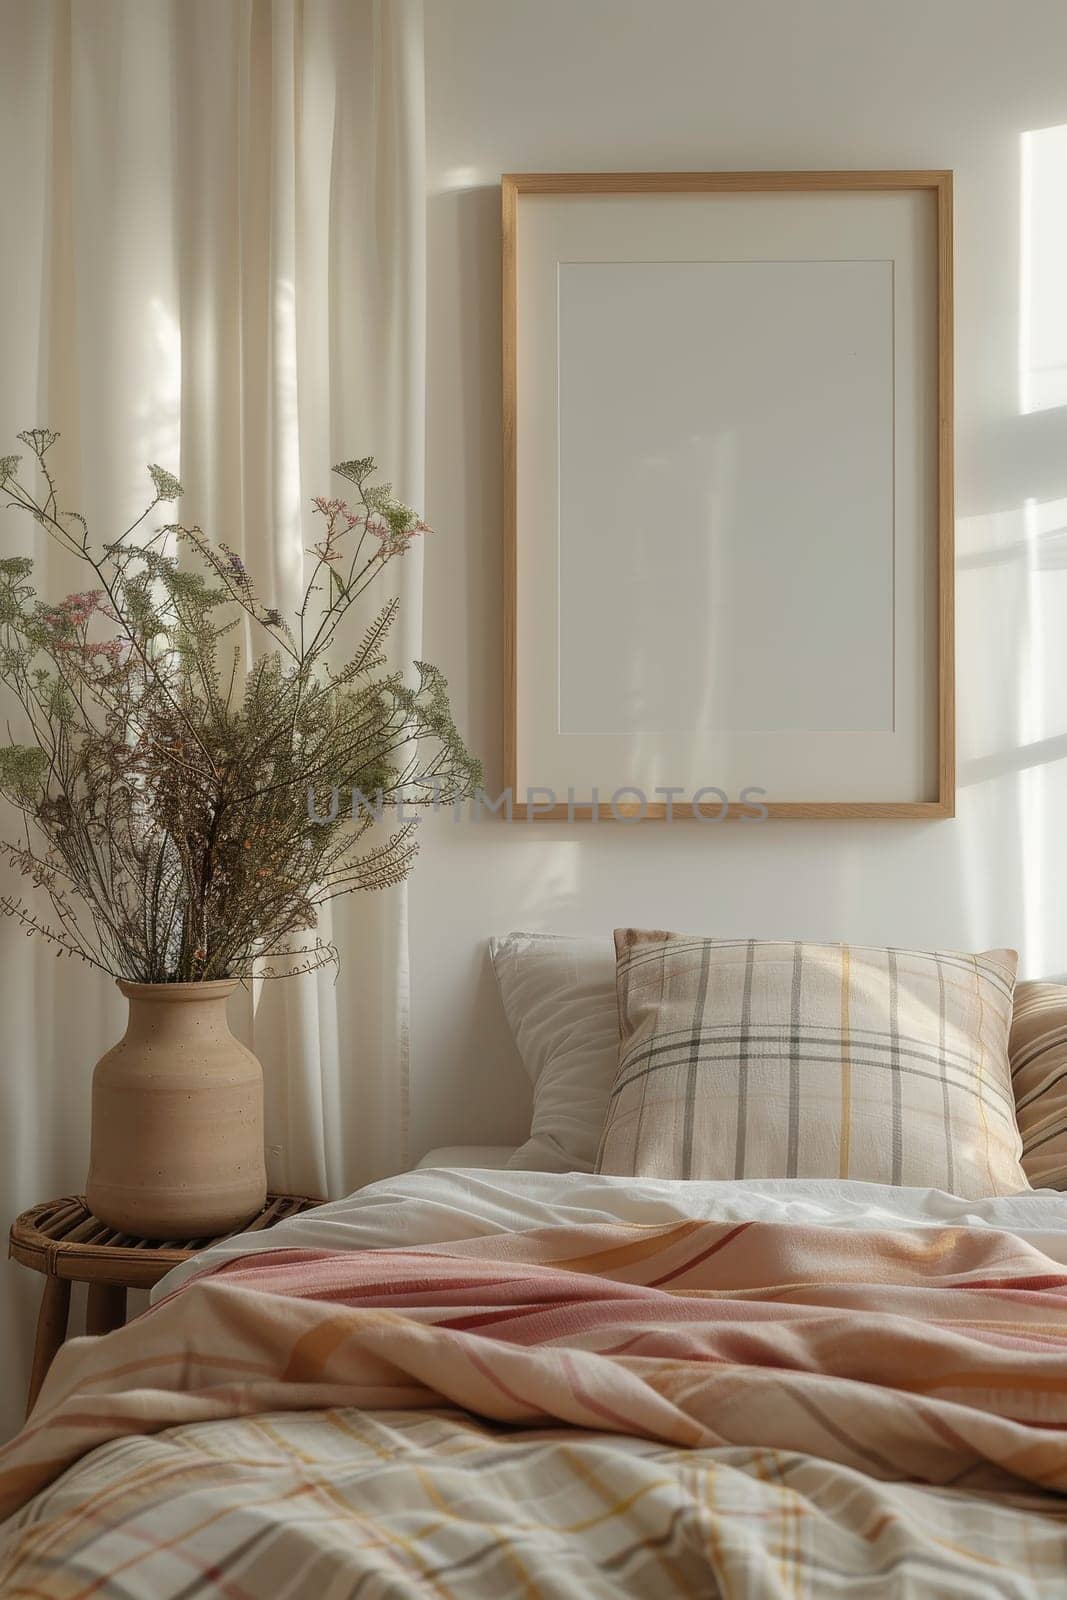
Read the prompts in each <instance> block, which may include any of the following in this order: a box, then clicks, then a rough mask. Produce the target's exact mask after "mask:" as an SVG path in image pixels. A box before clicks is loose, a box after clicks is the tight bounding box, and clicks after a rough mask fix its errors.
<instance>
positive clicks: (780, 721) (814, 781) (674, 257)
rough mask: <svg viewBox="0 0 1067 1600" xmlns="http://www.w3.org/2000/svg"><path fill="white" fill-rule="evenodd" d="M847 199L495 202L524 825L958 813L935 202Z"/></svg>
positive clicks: (538, 189) (732, 181)
mask: <svg viewBox="0 0 1067 1600" xmlns="http://www.w3.org/2000/svg"><path fill="white" fill-rule="evenodd" d="M862 176H863V177H864V178H865V179H866V181H865V182H861V181H860V175H853V174H812V175H804V174H787V175H780V176H779V175H773V174H768V175H750V176H746V175H741V174H733V175H723V176H717V175H711V174H706V175H692V174H690V175H685V176H684V177H683V176H670V175H668V176H666V177H662V178H661V177H660V176H659V175H655V174H642V175H638V176H637V177H635V178H633V179H632V180H631V181H632V182H633V184H634V185H635V187H633V188H631V189H627V190H620V189H617V188H610V189H600V190H598V189H597V187H596V185H597V184H598V183H605V182H613V183H619V182H623V181H625V180H624V179H623V178H621V177H619V176H618V175H615V176H613V177H612V178H610V179H606V178H603V177H602V178H600V179H595V178H594V179H582V178H580V177H578V176H573V175H572V176H568V177H566V178H558V179H552V178H542V177H537V176H529V175H528V176H525V177H520V178H514V179H506V180H505V188H504V218H505V305H504V311H505V441H506V446H507V451H508V459H507V463H506V465H507V477H508V493H509V507H508V511H509V546H510V548H509V554H510V558H511V559H510V561H509V572H508V579H509V594H508V605H509V609H510V621H511V627H510V628H509V635H508V642H509V651H510V661H509V668H510V678H511V691H512V702H511V706H510V709H509V718H508V728H507V742H508V756H509V765H510V767H511V771H510V773H509V778H510V782H511V787H512V789H513V791H514V797H515V801H516V802H517V804H516V805H515V814H516V815H519V816H522V815H524V814H526V812H527V807H526V805H525V804H524V803H523V802H524V801H525V799H526V797H527V793H528V791H534V790H536V791H538V797H537V798H538V800H539V802H540V803H539V804H538V805H537V806H535V807H534V813H535V814H538V815H565V814H568V812H569V814H571V815H573V816H576V817H591V816H594V815H596V816H599V817H605V818H606V817H610V816H613V815H615V814H616V813H618V814H622V813H623V812H624V811H625V810H626V809H628V808H629V807H630V806H636V807H637V809H638V810H645V811H646V814H647V815H650V816H660V815H662V814H664V812H665V811H666V810H667V809H668V807H667V799H666V795H665V794H664V793H657V791H670V810H671V812H672V813H673V815H674V816H679V815H685V814H686V813H687V811H688V810H689V809H690V807H691V805H692V802H693V798H694V797H697V801H698V804H699V803H700V802H701V801H702V800H704V802H705V806H706V810H707V811H710V812H711V813H712V814H715V815H718V814H719V812H720V810H721V801H720V800H719V798H718V796H715V797H714V798H713V799H712V798H710V797H709V798H707V799H706V800H705V797H703V796H701V793H700V792H701V791H708V790H719V791H721V792H722V793H724V794H725V795H726V796H728V798H729V799H730V800H731V801H733V802H738V801H739V800H740V798H741V794H742V791H744V790H755V789H758V790H760V791H763V796H764V798H765V801H766V803H768V805H769V807H770V810H771V813H772V815H773V814H778V815H849V814H856V815H890V816H923V815H926V816H929V815H946V814H949V813H950V812H951V808H952V792H951V791H952V768H951V653H950V652H951V609H950V596H951V564H950V556H951V494H950V487H949V485H950V476H951V462H950V438H949V434H948V427H949V420H950V393H951V391H950V376H951V365H950V362H951V349H950V343H949V329H950V306H949V304H948V297H949V282H950V280H949V276H948V273H949V261H948V244H949V238H950V235H949V232H948V206H949V195H948V189H947V180H946V178H945V175H943V174H930V175H925V174H868V175H862ZM687 179H688V181H689V182H690V183H692V184H694V185H696V186H695V187H691V188H689V189H680V188H678V187H676V186H677V185H679V184H680V183H682V182H684V181H686V180H687ZM554 184H555V185H560V186H562V188H561V187H553V185H554ZM583 185H584V187H583ZM720 185H728V187H725V186H724V187H720ZM946 552H947V554H946ZM623 791H625V793H623ZM613 795H615V796H618V799H617V801H616V805H615V807H614V808H613V807H612V804H611V797H612V796H613ZM551 796H554V797H555V804H554V805H552V804H551V801H550V797H551ZM740 809H745V808H740Z"/></svg>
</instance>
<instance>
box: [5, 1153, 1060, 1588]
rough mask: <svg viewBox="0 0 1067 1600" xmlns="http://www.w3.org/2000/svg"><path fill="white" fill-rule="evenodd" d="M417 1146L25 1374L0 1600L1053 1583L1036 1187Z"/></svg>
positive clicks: (1054, 1248) (1056, 1276)
mask: <svg viewBox="0 0 1067 1600" xmlns="http://www.w3.org/2000/svg"><path fill="white" fill-rule="evenodd" d="M462 1154H463V1155H464V1159H466V1160H469V1159H470V1158H471V1156H472V1155H473V1156H474V1157H475V1158H477V1157H478V1153H477V1152H469V1151H468V1152H466V1153H462ZM433 1159H434V1160H435V1162H438V1163H439V1164H435V1165H431V1166H424V1167H422V1168H420V1169H419V1170H416V1171H414V1172H411V1173H407V1174H403V1175H401V1176H399V1177H396V1178H392V1179H389V1180H387V1181H384V1182H381V1183H377V1184H374V1185H371V1186H370V1187H369V1188H367V1189H364V1190H362V1191H360V1192H359V1193H358V1194H356V1195H354V1196H351V1197H350V1198H348V1199H346V1200H341V1201H336V1202H334V1203H332V1204H329V1205H325V1206H323V1207H321V1208H319V1209H317V1210H315V1211H312V1212H309V1213H306V1214H305V1215H303V1216H300V1217H297V1218H294V1219H292V1220H291V1221H289V1222H287V1223H284V1224H281V1225H279V1226H278V1227H277V1228H276V1229H274V1230H273V1232H272V1233H271V1234H270V1235H269V1236H266V1237H265V1236H263V1235H249V1236H247V1237H246V1238H245V1239H243V1240H242V1239H240V1238H238V1239H236V1240H230V1241H227V1242H226V1244H225V1245H223V1246H219V1247H214V1248H212V1249H210V1250H208V1251H206V1252H205V1253H204V1254H203V1255H202V1256H200V1257H197V1258H196V1259H195V1260H193V1261H192V1262H189V1263H187V1264H185V1265H184V1266H182V1267H181V1268H179V1269H177V1270H176V1271H175V1272H174V1273H172V1274H171V1275H170V1276H169V1277H168V1278H167V1279H165V1280H164V1281H163V1283H162V1284H161V1285H160V1286H159V1288H158V1289H157V1291H156V1293H155V1296H154V1301H153V1305H152V1307H151V1308H150V1309H149V1311H148V1312H147V1313H146V1314H145V1315H144V1316H143V1317H142V1318H140V1319H138V1320H137V1321H136V1322H135V1323H133V1324H131V1325H130V1326H129V1327H127V1328H124V1329H121V1330H119V1331H118V1332H116V1333H113V1334H110V1335H108V1336H107V1337H106V1338H103V1339H98V1340H88V1339H86V1340H76V1341H74V1342H73V1343H71V1344H68V1345H67V1346H66V1347H65V1348H64V1349H63V1350H62V1351H61V1352H60V1355H59V1356H58V1358H57V1360H56V1362H55V1364H54V1366H53V1368H52V1371H51V1372H50V1374H49V1377H48V1379H47V1381H46V1384H45V1386H44V1389H43V1390H42V1393H41V1396H40V1399H39V1401H38V1404H37V1407H36V1408H35V1411H34V1413H33V1416H32V1418H31V1419H30V1422H29V1424H28V1426H27V1428H26V1429H25V1430H24V1432H23V1433H22V1434H21V1435H20V1436H19V1437H18V1438H17V1439H16V1440H15V1441H13V1442H12V1443H11V1444H10V1445H9V1446H8V1447H7V1448H6V1449H5V1450H4V1451H3V1452H0V1515H3V1516H4V1517H6V1518H7V1521H6V1522H4V1523H3V1524H2V1525H0V1593H2V1594H3V1595H4V1596H6V1597H15V1596H24V1597H30V1596H49V1597H53V1596H54V1597H62V1600H67V1597H70V1600H73V1597H74V1596H87V1595H89V1594H106V1595H109V1596H137V1597H141V1596H144V1597H152V1600H177V1597H180V1596H181V1597H188V1596H192V1595H199V1594H219V1595H226V1596H229V1597H231V1600H246V1597H247V1600H258V1597H260V1596H262V1597H268V1596H269V1597H270V1600H280V1597H283V1596H299V1597H304V1596H309V1597H310V1596H314V1597H315V1600H319V1597H322V1600H330V1597H334V1596H356V1595H358V1596H359V1597H360V1600H377V1597H386V1596H389V1597H405V1596H424V1595H434V1596H439V1597H440V1596H443V1597H450V1596H457V1597H462V1600H482V1597H485V1600H490V1597H491V1600H501V1597H508V1596H516V1597H518V1596H524V1597H535V1596H538V1597H539V1596H546V1597H560V1600H562V1597H567V1600H573V1597H578V1600H587V1597H589V1600H596V1597H601V1596H603V1597H615V1596H623V1595H625V1596H648V1597H656V1600H659V1597H666V1596H674V1595H681V1596H713V1595H720V1594H721V1595H726V1596H733V1597H742V1596H743V1597H750V1596H752V1597H763V1596H786V1595H789V1596H794V1595H796V1596H801V1595H805V1596H806V1595H814V1596H823V1595H833V1594H843V1595H848V1596H849V1597H850V1600H852V1597H863V1596H871V1597H878V1600H881V1597H885V1596H916V1595H923V1596H926V1595H929V1596H936V1597H938V1600H942V1597H945V1600H949V1597H955V1596H961V1597H962V1596H964V1595H966V1596H968V1597H974V1596H979V1597H981V1596H1020V1597H1022V1596H1044V1595H1048V1596H1053V1595H1056V1596H1061V1595H1063V1594H1064V1593H1065V1592H1067V1498H1065V1497H1064V1492H1065V1491H1067V1199H1065V1198H1064V1196H1063V1195H1061V1194H1057V1193H1053V1192H1051V1191H1031V1192H1026V1193H1022V1194H1017V1195H1011V1196H1006V1197H1000V1198H997V1199H988V1200H961V1199H956V1198H953V1197H952V1196H950V1195H948V1194H947V1193H944V1192H940V1191H936V1190H920V1189H915V1188H892V1187H890V1186H888V1185H881V1184H872V1183H859V1182H852V1181H847V1180H834V1181H816V1180H809V1179H790V1180H774V1181H771V1180H744V1181H740V1182H707V1181H688V1182H676V1181H672V1180H665V1179H647V1178H635V1177H625V1178H624V1177H611V1176H592V1175H585V1174H579V1173H545V1172H530V1171H513V1170H508V1169H506V1168H504V1169H494V1167H493V1166H492V1165H488V1164H487V1165H483V1166H471V1165H465V1166H463V1165H461V1166H456V1165H450V1164H449V1159H448V1153H442V1152H439V1153H435V1156H434V1158H433ZM483 1159H485V1160H487V1161H488V1158H483ZM494 1159H495V1160H497V1161H499V1160H500V1159H503V1157H502V1156H501V1155H500V1153H499V1152H498V1153H497V1156H496V1157H495V1158H494Z"/></svg>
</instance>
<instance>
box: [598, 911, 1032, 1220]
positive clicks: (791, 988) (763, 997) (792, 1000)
mask: <svg viewBox="0 0 1067 1600" xmlns="http://www.w3.org/2000/svg"><path fill="white" fill-rule="evenodd" d="M615 950H616V956H617V975H616V977H617V992H618V1000H619V1028H620V1034H621V1046H620V1052H619V1070H618V1073H617V1075H616V1078H615V1084H614V1087H613V1089H612V1093H611V1100H610V1104H609V1110H608V1118H607V1123H606V1125H605V1128H604V1135H603V1138H602V1140H601V1145H600V1153H599V1157H598V1160H597V1171H598V1172H611V1173H623V1174H634V1175H641V1176H652V1177H663V1178H859V1179H864V1180H866V1181H868V1182H872V1183H891V1184H908V1185H917V1186H919V1187H923V1188H927V1187H930V1188H938V1189H946V1190H948V1191H949V1192H950V1193H953V1194H958V1195H963V1196H966V1197H977V1196H981V1195H991V1194H1011V1193H1014V1192H1017V1191H1018V1190H1020V1189H1026V1188H1028V1187H1029V1185H1028V1183H1027V1180H1026V1175H1025V1173H1024V1172H1023V1170H1022V1167H1021V1166H1020V1164H1019V1157H1020V1152H1021V1141H1020V1138H1019V1130H1018V1127H1017V1125H1016V1121H1015V1106H1014V1102H1013V1098H1012V1090H1011V1081H1010V1076H1009V1071H1008V1030H1009V1027H1010V1024H1011V1014H1012V989H1013V986H1014V982H1015V966H1016V960H1017V958H1016V955H1015V952H1014V951H1013V950H991V951H986V952H985V953H984V954H982V955H958V954H956V953H954V952H949V951H924V950H879V949H871V948H867V947H865V946H861V945H840V944H806V943H801V942H799V941H798V942H795V943H793V942H785V941H775V942H763V941H760V940H756V939H747V940H746V939H698V938H691V937H688V936H686V935H683V934H672V933H643V932H638V931H636V930H635V929H633V928H622V929H618V930H617V931H616V934H615Z"/></svg>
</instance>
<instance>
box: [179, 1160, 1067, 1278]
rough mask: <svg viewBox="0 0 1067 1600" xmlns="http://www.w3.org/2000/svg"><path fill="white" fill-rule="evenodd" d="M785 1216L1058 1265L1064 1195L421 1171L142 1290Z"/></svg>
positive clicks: (1066, 1204) (1066, 1226)
mask: <svg viewBox="0 0 1067 1600" xmlns="http://www.w3.org/2000/svg"><path fill="white" fill-rule="evenodd" d="M686 1217H695V1218H701V1219H708V1220H712V1221H724V1222H747V1221H756V1222H794V1223H808V1224H812V1225H815V1226H821V1227H833V1228H922V1227H937V1226H944V1225H945V1224H946V1223H950V1224H955V1225H957V1226H965V1227H974V1228H999V1229H1002V1230H1003V1231H1005V1232H1007V1233H1014V1234H1018V1235H1020V1236H1021V1237H1022V1238H1025V1239H1027V1240H1029V1241H1030V1243H1032V1244H1033V1245H1035V1246H1036V1247H1037V1248H1038V1249H1040V1250H1042V1251H1043V1252H1044V1253H1045V1255H1047V1256H1049V1257H1051V1258H1052V1260H1054V1261H1057V1262H1061V1263H1063V1264H1064V1265H1067V1194H1063V1193H1060V1192H1058V1191H1056V1190H1052V1189H1040V1190H1031V1191H1029V1192H1026V1193H1023V1194H1017V1195H1007V1196H1001V1197H999V1198H995V1199H990V1200H960V1199H957V1198H956V1196H955V1195H950V1194H945V1193H944V1192H942V1191H941V1190H938V1189H895V1188H892V1187H890V1186H889V1185H887V1184H880V1183H855V1182H852V1181H851V1180H838V1179H811V1178H774V1179H771V1178H766V1179H745V1180H743V1181H737V1182H725V1183H708V1182H704V1181H692V1182H683V1181H677V1180H673V1179H667V1178H618V1177H607V1176H594V1175H590V1174H587V1173H577V1172H565V1173H556V1172H516V1171H503V1172H501V1171H492V1170H489V1169H481V1168H460V1169H455V1168H444V1167H428V1168H420V1169H419V1170H417V1171H415V1172H404V1173H400V1174H399V1175H398V1176H397V1177H395V1178H384V1179H382V1181H381V1182H379V1183H372V1184H369V1185H368V1186H367V1187H366V1188H365V1189H360V1190H358V1191H357V1193H355V1194H353V1195H349V1196H348V1197H347V1198H346V1199H344V1200H333V1201H331V1202H329V1203H328V1204H326V1205H323V1206H319V1207H317V1208H316V1209H315V1210H314V1211H308V1212H305V1213H304V1214H303V1215H302V1216H299V1217H293V1218H291V1219H290V1220H289V1221H288V1222H281V1223H279V1224H278V1225H277V1226H276V1227H274V1228H272V1229H271V1230H270V1231H269V1232H268V1233H264V1232H259V1233H246V1234H237V1235H236V1236H235V1237H234V1238H232V1239H227V1240H226V1241H225V1242H224V1243H223V1244H217V1245H212V1246H211V1248H210V1249H208V1250H204V1251H202V1252H201V1254H200V1255H198V1256H194V1257H193V1258H192V1259H191V1260H189V1261H187V1262H185V1263H183V1264H182V1265H181V1266H180V1267H176V1268H175V1269H174V1271H173V1272H170V1273H168V1274H167V1276H166V1277H165V1278H164V1279H162V1281H161V1282H160V1283H159V1284H157V1286H156V1288H155V1289H154V1290H153V1293H152V1298H153V1300H158V1299H159V1298H160V1296H162V1295H164V1294H168V1293H170V1291H171V1290H173V1289H176V1288H177V1287H178V1285H179V1284H180V1283H183V1282H184V1281H185V1279H186V1278H188V1277H189V1276H190V1275H191V1274H192V1273H194V1272H196V1271H198V1270H199V1269H200V1268H201V1267H203V1266H205V1265H208V1264H215V1263H217V1262H220V1261H226V1260H229V1259H231V1258H232V1257H234V1256H242V1255H249V1254H251V1253H253V1252H254V1251H261V1250H280V1249H287V1248H294V1247H295V1248H303V1249H309V1250H367V1249H380V1248H384V1247H392V1248H394V1249H395V1248H400V1247H410V1246H419V1245H422V1246H432V1245H443V1244H447V1243H449V1242H450V1241H453V1240H458V1239H473V1238H477V1237H479V1236H481V1235H484V1234H492V1233H511V1232H516V1231H519V1230H523V1229H530V1228H546V1227H560V1226H564V1227H566V1226H568V1225H573V1226H575V1227H579V1226H582V1225H583V1224H588V1223H604V1222H619V1221H622V1222H636V1223H662V1222H670V1221H673V1220H676V1219H680V1218H686Z"/></svg>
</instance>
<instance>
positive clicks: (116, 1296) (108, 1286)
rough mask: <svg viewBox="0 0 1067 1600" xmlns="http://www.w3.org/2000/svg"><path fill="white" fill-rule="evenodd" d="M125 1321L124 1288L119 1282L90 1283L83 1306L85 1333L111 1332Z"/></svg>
mask: <svg viewBox="0 0 1067 1600" xmlns="http://www.w3.org/2000/svg"><path fill="white" fill-rule="evenodd" d="M125 1322H126V1290H125V1289H124V1288H123V1286H122V1284H120V1283H91V1284H90V1285H89V1302H88V1304H87V1306H86V1308H85V1331H86V1333H94V1334H95V1333H111V1332H112V1330H113V1329H115V1328H121V1327H123V1326H124V1325H125Z"/></svg>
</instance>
